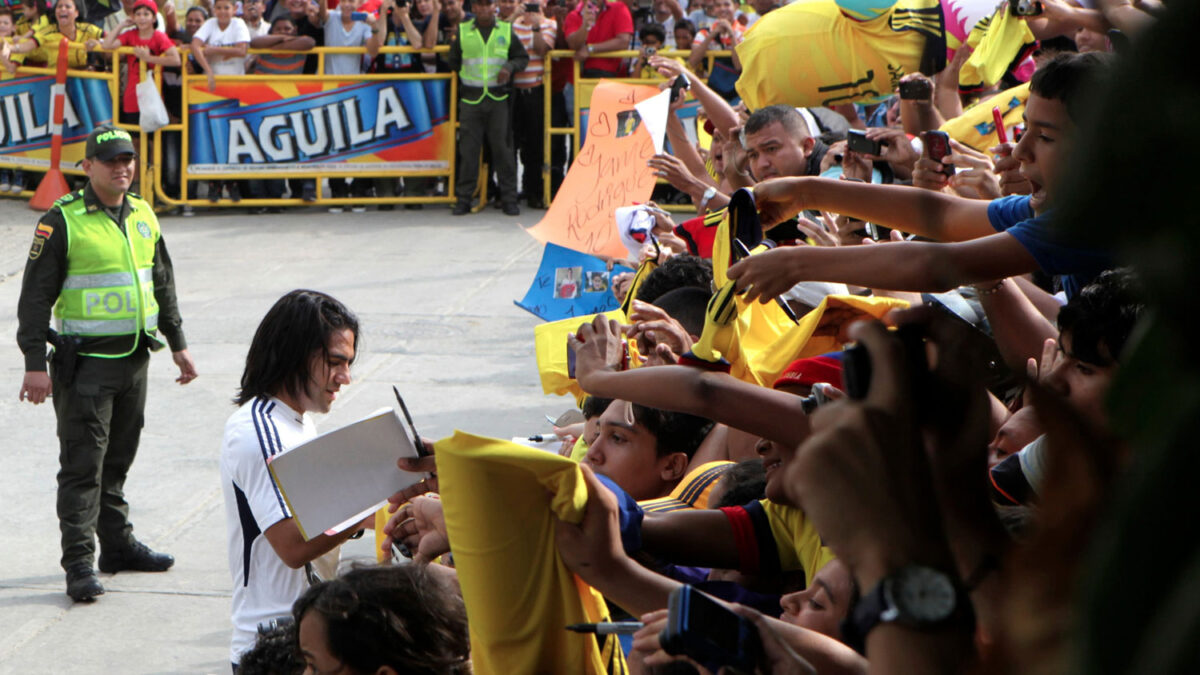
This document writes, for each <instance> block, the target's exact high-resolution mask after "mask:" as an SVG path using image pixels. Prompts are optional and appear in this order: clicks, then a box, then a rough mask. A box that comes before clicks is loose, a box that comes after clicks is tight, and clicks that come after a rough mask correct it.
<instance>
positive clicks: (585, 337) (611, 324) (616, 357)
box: [568, 314, 627, 391]
mask: <svg viewBox="0 0 1200 675" xmlns="http://www.w3.org/2000/svg"><path fill="white" fill-rule="evenodd" d="M622 333H623V331H622V329H621V324H620V323H619V322H617V321H614V320H613V319H610V318H608V317H607V316H605V315H603V314H598V315H596V317H595V318H594V319H592V321H591V322H590V323H584V324H580V326H579V329H578V330H576V331H575V334H574V335H572V336H570V339H569V340H568V342H569V344H570V347H571V350H572V351H573V352H575V380H576V381H577V382H578V383H579V386H580V387H581V388H583V390H584V391H587V389H588V383H589V378H590V376H591V375H594V374H596V373H599V372H601V371H605V370H609V371H618V370H622V369H623V367H624V365H625V358H626V357H625V355H626V353H627V352H626V348H625V338H624V337H623V335H622Z"/></svg>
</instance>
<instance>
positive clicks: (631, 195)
mask: <svg viewBox="0 0 1200 675" xmlns="http://www.w3.org/2000/svg"><path fill="white" fill-rule="evenodd" d="M658 93H659V91H658V89H657V88H655V87H647V86H640V85H630V84H620V83H617V82H609V81H607V80H602V81H601V82H600V84H598V85H596V89H595V91H594V92H593V93H592V102H591V114H590V115H589V118H588V128H587V141H586V144H585V145H584V146H583V148H582V149H581V150H580V152H579V155H578V156H576V157H575V161H574V162H572V164H571V168H570V170H569V171H567V175H566V178H565V179H564V180H563V184H562V187H561V188H559V191H558V194H557V195H556V196H555V197H554V201H553V202H552V203H551V204H550V209H549V210H547V211H546V215H545V217H544V218H542V221H541V222H540V223H538V224H537V225H535V226H533V227H531V228H529V229H527V230H525V231H526V232H528V233H529V234H530V235H531V236H532V237H533V238H534V239H537V240H538V241H543V242H553V243H555V244H558V245H559V246H565V247H567V248H570V249H574V250H576V251H580V252H582V253H587V254H589V255H601V256H608V257H610V258H623V257H625V255H626V251H625V247H624V246H623V245H622V244H621V239H620V237H619V236H618V234H617V227H616V222H615V221H614V219H613V211H614V210H615V209H616V208H617V207H618V206H629V205H631V204H633V203H634V202H644V201H646V200H648V199H650V192H651V191H652V190H653V189H654V181H655V176H654V171H653V170H651V168H650V167H649V166H647V165H646V161H647V160H648V159H650V158H651V157H652V156H654V141H653V139H652V138H651V135H650V131H649V130H648V129H647V125H646V124H643V121H642V117H641V115H640V114H639V113H638V111H637V109H636V107H637V104H638V103H640V102H641V101H644V100H646V99H648V98H651V97H653V96H656V95H658ZM655 109H657V108H655ZM665 126H666V123H665V121H664V122H663V123H662V124H661V125H660V126H659V127H658V128H665Z"/></svg>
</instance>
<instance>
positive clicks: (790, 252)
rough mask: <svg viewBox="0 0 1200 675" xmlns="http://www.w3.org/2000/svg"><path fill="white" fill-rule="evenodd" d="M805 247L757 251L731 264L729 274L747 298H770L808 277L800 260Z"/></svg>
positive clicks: (767, 299)
mask: <svg viewBox="0 0 1200 675" xmlns="http://www.w3.org/2000/svg"><path fill="white" fill-rule="evenodd" d="M805 248H806V247H804V246H783V247H780V248H773V249H771V250H770V251H763V252H762V253H757V254H755V255H752V256H750V257H748V258H743V259H742V260H741V261H739V262H738V263H737V264H735V265H734V266H733V267H730V268H729V271H728V272H727V273H726V275H727V276H728V277H729V278H730V279H732V280H733V281H735V282H737V286H736V288H737V292H738V293H745V294H746V301H747V302H754V301H755V300H757V301H759V302H762V303H767V302H771V301H772V300H774V299H775V298H776V297H778V296H780V295H783V294H784V293H786V292H787V291H788V290H789V289H790V288H791V287H792V286H795V285H796V284H797V283H799V282H801V281H804V280H805V279H804V271H803V267H802V266H801V265H800V264H798V260H797V258H798V257H799V256H801V255H803V254H804V251H805Z"/></svg>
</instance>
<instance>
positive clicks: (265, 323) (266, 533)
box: [221, 290, 374, 670]
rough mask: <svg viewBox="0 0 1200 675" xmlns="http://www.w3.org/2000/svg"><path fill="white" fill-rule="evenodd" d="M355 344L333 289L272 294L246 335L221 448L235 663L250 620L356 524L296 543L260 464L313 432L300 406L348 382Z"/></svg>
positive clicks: (291, 596) (351, 323) (249, 642)
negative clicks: (254, 328) (264, 311)
mask: <svg viewBox="0 0 1200 675" xmlns="http://www.w3.org/2000/svg"><path fill="white" fill-rule="evenodd" d="M357 347H358V319H357V318H356V317H355V316H354V314H352V313H351V312H350V310H348V309H346V307H345V305H343V304H342V303H340V302H338V301H337V300H335V299H333V298H332V297H330V296H328V295H325V294H324V293H318V292H316V291H307V290H296V291H292V292H291V293H288V294H287V295H285V296H283V297H282V298H280V299H279V300H278V301H277V302H276V303H275V305H274V306H273V307H272V308H271V309H270V311H268V312H267V315H266V316H265V317H263V320H262V323H260V324H259V326H258V330H257V331H256V332H255V334H254V340H253V341H252V342H251V343H250V351H249V352H248V353H247V354H246V368H245V370H244V371H243V372H242V382H241V389H240V390H239V391H238V395H237V396H236V397H235V398H234V403H236V404H238V405H239V406H240V407H239V408H238V410H237V412H235V413H234V414H233V415H232V416H230V418H229V421H227V422H226V423H225V437H224V440H223V441H222V446H221V488H222V491H223V492H224V493H225V517H226V522H227V524H228V528H229V540H228V541H229V572H230V575H231V576H232V578H233V641H232V646H231V650H230V660H231V662H232V663H233V664H234V668H235V670H236V667H237V663H238V660H239V659H240V657H241V655H242V653H243V652H245V651H246V650H248V649H250V648H251V647H252V646H253V645H254V638H255V635H256V634H257V629H258V626H259V624H262V623H268V622H270V621H271V620H272V619H277V618H280V617H284V616H288V615H289V613H290V611H291V607H292V603H293V602H295V601H296V599H297V598H299V597H300V595H301V594H302V593H304V590H305V589H306V588H307V587H308V584H309V578H310V577H309V574H307V572H308V571H309V569H310V566H311V563H312V562H313V561H314V560H316V559H317V558H319V557H321V556H323V555H325V554H326V553H328V552H330V551H332V550H333V549H335V548H337V547H338V546H339V545H341V543H342V542H344V541H345V540H346V539H349V538H350V537H351V536H353V535H354V534H356V533H357V532H358V531H360V530H361V529H362V528H361V527H357V526H351V527H349V528H347V529H346V530H345V531H343V532H341V533H338V534H335V535H326V534H321V535H318V536H316V537H313V538H312V539H310V540H308V541H305V540H304V536H303V535H302V534H301V533H300V528H299V527H298V526H297V525H296V522H295V520H294V519H293V518H292V513H291V510H290V509H289V508H288V505H287V502H286V501H284V499H283V495H282V494H281V493H280V491H279V486H278V485H276V484H275V480H274V479H273V478H272V477H271V472H270V471H269V470H268V469H267V464H268V463H269V462H270V460H271V458H272V457H274V456H276V455H278V454H280V453H283V452H285V451H287V450H289V449H291V448H293V447H295V446H297V445H300V444H302V443H304V442H306V441H309V440H311V439H313V438H315V437H316V435H317V429H316V425H315V424H314V423H313V421H312V418H311V417H310V416H309V413H314V412H316V413H327V412H329V409H330V407H331V406H332V405H333V401H334V399H335V398H337V394H338V392H339V390H341V388H342V387H343V386H345V385H348V384H350V364H352V363H353V362H354V358H355V356H356V350H357ZM369 518H374V514H372V515H371V516H369ZM364 522H365V521H364Z"/></svg>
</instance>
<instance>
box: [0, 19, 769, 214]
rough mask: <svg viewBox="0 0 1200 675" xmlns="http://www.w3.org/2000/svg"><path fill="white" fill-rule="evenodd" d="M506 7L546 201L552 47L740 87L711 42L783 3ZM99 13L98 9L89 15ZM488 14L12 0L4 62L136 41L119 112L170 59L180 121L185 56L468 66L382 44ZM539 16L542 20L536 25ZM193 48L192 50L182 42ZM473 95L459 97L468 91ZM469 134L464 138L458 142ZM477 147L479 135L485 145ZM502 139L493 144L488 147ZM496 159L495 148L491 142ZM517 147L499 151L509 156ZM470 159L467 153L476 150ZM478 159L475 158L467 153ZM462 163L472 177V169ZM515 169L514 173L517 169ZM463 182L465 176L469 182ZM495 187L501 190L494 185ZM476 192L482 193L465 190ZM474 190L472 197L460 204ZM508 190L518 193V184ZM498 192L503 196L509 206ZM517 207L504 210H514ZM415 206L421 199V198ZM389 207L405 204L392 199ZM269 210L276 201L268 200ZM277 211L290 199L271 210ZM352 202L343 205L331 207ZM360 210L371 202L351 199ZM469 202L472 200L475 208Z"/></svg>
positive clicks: (91, 54)
mask: <svg viewBox="0 0 1200 675" xmlns="http://www.w3.org/2000/svg"><path fill="white" fill-rule="evenodd" d="M484 4H486V5H489V6H493V7H494V15H495V18H496V19H498V20H500V21H504V22H508V23H510V24H511V25H512V30H513V35H514V36H515V37H516V38H517V39H518V40H519V42H520V44H521V45H522V46H523V47H524V49H525V51H526V53H527V54H528V55H529V56H530V60H529V61H528V65H525V66H523V67H522V68H521V70H520V71H519V72H516V73H515V75H513V79H512V81H511V87H505V88H504V89H505V90H506V91H505V93H506V94H507V93H508V91H507V90H508V89H511V95H512V101H511V104H510V105H511V107H512V110H513V112H512V115H511V120H512V123H511V125H508V126H510V127H511V129H509V128H507V127H506V132H508V133H507V136H508V137H509V144H508V145H509V146H510V147H509V148H508V149H506V150H504V154H506V155H512V158H511V159H512V162H513V163H514V166H515V163H516V160H517V158H518V157H519V159H520V165H521V166H522V167H523V170H522V173H521V175H522V179H521V185H520V196H521V197H522V198H523V199H524V200H525V201H526V202H527V203H528V205H529V206H530V207H532V208H544V207H545V203H544V199H543V194H544V192H543V185H542V181H543V176H542V171H541V170H540V169H541V166H542V163H543V162H542V156H543V154H542V153H543V147H544V142H545V134H544V131H545V124H546V120H545V119H544V117H545V114H544V104H543V96H544V90H543V85H544V82H545V74H544V72H543V70H544V62H543V60H542V58H541V57H543V56H544V55H545V53H546V52H547V51H549V50H551V49H573V50H575V51H576V52H577V54H576V60H578V61H580V63H581V67H582V69H583V73H584V74H585V75H586V76H588V77H648V78H658V77H659V76H658V74H657V73H656V71H655V68H654V67H653V66H651V65H650V64H649V63H648V61H649V59H650V58H651V57H652V56H653V55H654V54H655V53H656V51H657V50H658V49H678V50H683V51H689V55H688V56H687V58H686V59H685V58H682V57H680V58H679V59H678V61H679V62H680V63H681V64H686V67H687V68H688V69H689V71H691V72H694V73H698V74H699V75H700V76H702V77H707V78H709V81H710V82H712V83H713V87H714V89H715V90H717V91H718V92H720V93H721V94H722V95H723V96H726V97H728V98H733V97H735V96H736V92H735V91H734V90H733V83H734V82H735V81H736V79H737V72H738V70H739V66H738V65H737V64H736V62H735V59H734V58H731V57H728V56H726V57H721V58H717V59H713V60H712V72H711V73H709V72H708V67H709V63H710V61H709V59H707V58H706V54H707V52H708V51H709V50H729V49H732V48H733V47H734V46H736V45H737V44H738V43H739V42H740V36H741V34H742V32H743V31H744V30H745V28H746V27H748V26H750V25H752V24H753V22H754V21H755V20H757V19H758V17H759V16H760V15H761V14H765V13H766V12H768V11H770V10H771V9H774V8H775V7H776V4H775V3H773V2H766V1H764V0H759V1H758V2H755V3H751V4H750V5H747V6H743V7H741V8H737V7H736V6H735V5H734V4H733V3H731V2H726V1H725V0H716V1H715V2H705V3H699V6H697V7H691V8H688V9H689V10H690V14H687V15H685V13H684V9H683V7H682V6H681V5H680V4H679V3H678V2H676V1H675V0H656V2H654V3H652V5H651V6H650V7H644V6H642V5H640V4H638V3H636V2H629V3H622V2H612V3H609V2H607V1H606V0H600V1H599V2H586V3H584V2H577V1H575V0H563V1H560V0H537V1H536V2H528V3H519V2H515V1H509V0H500V1H498V2H496V3H495V4H494V5H493V3H484ZM89 11H90V12H91V13H93V14H96V15H99V16H98V17H97V18H94V19H93V18H89V16H88V13H89ZM475 18H476V16H475V12H474V10H473V7H472V6H470V5H466V4H465V3H463V2H462V0H446V1H445V2H441V1H440V0H417V1H416V2H403V1H402V2H395V1H391V2H389V1H387V0H350V1H348V2H341V3H340V4H339V3H337V1H336V0H333V1H332V2H330V1H329V0H324V1H323V2H320V3H318V2H316V1H315V0H271V1H264V0H234V1H231V2H229V3H227V4H222V3H220V2H216V1H215V0H197V1H196V2H194V3H188V4H179V5H176V4H175V3H174V2H172V1H171V0H167V1H166V2H164V3H163V5H162V7H159V6H158V4H157V3H156V2H155V0H140V1H138V0H133V1H129V0H122V2H121V3H120V5H119V8H118V9H117V11H115V12H111V13H110V12H109V10H108V9H107V8H106V7H105V6H104V5H101V4H98V3H96V4H91V3H84V2H82V0H79V1H77V0H60V1H59V2H56V3H52V4H43V3H42V2H41V0H28V1H27V2H23V3H14V5H13V6H12V7H8V8H0V38H3V40H2V41H0V42H2V43H3V47H2V48H0V66H3V68H4V69H5V70H7V71H8V73H9V76H12V75H14V74H17V73H19V68H20V67H22V66H32V67H47V66H49V67H53V66H54V65H55V63H56V61H57V58H58V52H57V46H58V42H59V41H60V40H61V39H66V40H67V41H68V44H69V51H68V59H69V67H70V68H73V69H84V68H86V69H89V70H108V69H110V68H111V67H112V60H111V57H109V56H108V55H106V54H103V53H102V50H112V49H115V48H117V47H121V46H124V47H134V48H136V51H135V52H134V54H133V55H130V56H128V57H127V58H125V59H124V60H123V61H122V62H121V63H120V66H119V67H120V71H121V77H122V81H123V85H122V92H123V93H122V97H121V102H120V108H119V111H120V115H119V116H120V121H121V122H123V123H126V124H137V123H138V112H139V108H138V102H137V97H136V94H135V88H134V85H136V84H137V78H136V77H132V78H131V77H130V76H129V73H130V72H134V73H136V72H137V62H138V60H141V61H143V62H145V63H146V65H147V67H148V68H154V67H156V66H160V67H162V69H163V80H162V81H163V88H162V91H161V94H162V96H163V99H164V102H165V104H166V108H167V110H168V113H169V115H170V117H171V119H172V120H173V121H178V119H179V118H180V115H181V112H182V111H181V93H180V92H181V80H180V71H181V69H182V68H186V69H188V71H189V72H191V73H194V74H196V75H204V76H207V78H208V81H209V86H210V88H211V87H213V86H215V85H214V82H215V81H214V79H213V78H214V76H216V75H242V74H247V73H249V74H269V75H293V74H314V73H316V72H317V67H318V59H317V58H316V56H315V55H313V54H311V53H310V52H311V50H312V49H313V48H314V47H322V46H324V47H362V48H365V52H366V53H365V54H364V55H358V54H329V55H326V57H325V59H324V70H323V72H324V73H325V74H346V75H354V74H359V73H434V72H452V71H457V70H458V67H460V66H461V64H452V63H451V62H450V61H449V60H448V58H447V56H446V54H434V53H425V54H408V53H405V54H394V53H391V54H380V53H379V50H380V48H381V47H414V48H422V47H425V48H429V47H436V46H444V45H450V44H452V43H455V42H457V38H458V27H459V25H460V24H463V23H464V22H468V21H473V20H474V19H475ZM535 28H536V30H535ZM181 49H182V50H184V52H185V53H186V58H184V59H181V58H180V53H181V52H180V50H181ZM248 49H255V50H258V49H263V50H267V49H270V50H277V51H274V52H272V53H270V54H257V55H248V53H247V50H248ZM626 49H637V50H639V51H640V52H641V54H640V56H639V57H638V58H635V59H617V58H593V57H592V56H591V54H592V53H593V52H604V51H618V50H626ZM571 80H572V70H571V65H570V61H569V59H561V60H558V61H556V62H555V67H554V77H553V83H554V84H553V86H554V89H555V91H554V92H553V94H554V95H553V99H552V101H553V103H552V115H553V119H554V120H555V123H556V124H559V125H560V126H569V124H567V121H568V120H569V119H570V117H569V116H568V115H569V114H570V111H572V110H573V108H572V98H571V97H572V95H573V91H572V87H571ZM460 98H461V97H460ZM460 143H461V141H460ZM473 147H474V149H475V150H476V153H477V152H478V148H477V146H473ZM492 150H493V149H492V148H490V147H489V151H492ZM165 152H166V155H167V156H166V157H165V159H164V165H165V167H164V169H165V170H164V172H163V174H164V175H163V184H164V187H165V188H166V190H167V192H168V194H169V195H170V196H172V197H177V196H178V194H179V166H178V165H179V161H180V151H179V140H178V137H177V135H175V134H170V133H169V134H168V139H167V142H166V147H165ZM553 155H554V159H553V162H552V164H553V166H552V176H553V181H552V184H553V190H554V191H557V188H558V186H559V184H560V183H561V182H562V176H563V174H564V171H565V169H566V166H567V164H568V161H567V158H568V153H567V148H566V140H565V138H564V137H561V136H560V137H556V138H555V147H554V153H553ZM488 158H489V159H492V158H491V156H490V152H489V155H488ZM506 159H507V157H506V158H505V159H501V160H495V159H492V161H493V163H494V164H497V165H499V167H506V162H505V160H506ZM464 161H465V160H464ZM467 163H469V162H467ZM462 173H463V172H460V180H461V174H462ZM508 173H512V172H510V171H506V170H500V169H499V168H497V170H495V171H494V175H495V178H496V179H498V180H500V181H503V180H507V178H508V177H509V176H508V175H506V174H508ZM514 175H515V174H514ZM0 184H2V185H7V186H10V187H6V188H3V190H0V191H8V190H11V191H13V192H20V191H21V190H23V189H24V188H26V187H28V188H30V189H32V188H33V187H35V186H34V185H29V184H28V182H27V180H26V178H25V176H24V174H23V173H22V172H21V171H16V172H13V171H5V172H4V173H3V175H0ZM464 185H465V184H464ZM320 187H322V186H318V185H316V184H315V182H314V181H312V180H306V179H299V180H289V181H287V182H286V183H285V182H284V181H283V180H266V181H207V182H205V183H204V184H203V187H202V188H201V191H202V192H203V193H204V194H205V195H206V196H207V198H208V200H209V201H211V202H218V201H220V200H221V199H228V200H230V201H231V202H239V201H240V200H241V198H242V196H243V193H244V192H245V193H247V196H253V197H260V198H280V197H283V196H285V194H288V192H289V191H290V196H292V197H297V198H300V199H302V200H303V201H305V202H315V201H316V200H317V197H318V195H319V194H320V193H321V191H320V190H319V188H320ZM445 189H446V187H445V185H444V184H439V183H438V181H436V180H431V179H429V178H410V179H407V180H402V181H401V180H397V179H395V178H386V177H379V178H363V179H356V180H352V181H351V180H346V179H340V178H334V179H331V180H329V181H328V190H329V191H328V194H329V196H331V197H334V198H352V197H374V196H379V197H390V196H395V195H404V196H412V197H420V196H431V195H436V194H445V192H444V191H445ZM496 192H497V191H496V190H494V189H493V193H494V194H495V193H496ZM466 198H467V199H470V195H467V196H466ZM462 199H463V197H462V196H461V195H460V202H461V201H462ZM505 199H507V200H508V201H509V202H514V201H515V200H516V197H515V196H513V195H509V196H508V197H507V198H505ZM500 201H501V200H500V198H498V199H497V206H501V204H500V203H499V202H500ZM512 206H513V205H509V208H506V211H512ZM409 207H410V208H421V207H420V206H419V205H416V204H410V205H409ZM383 208H385V209H391V208H393V207H392V206H391V205H383ZM262 210H267V209H262ZM269 210H270V211H272V212H277V211H279V209H278V208H270V209H269ZM330 210H331V211H332V212H341V211H342V210H343V207H342V206H332V207H330ZM352 210H353V211H355V212H361V211H364V210H365V207H363V206H353V207H352ZM464 212H465V211H464Z"/></svg>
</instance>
